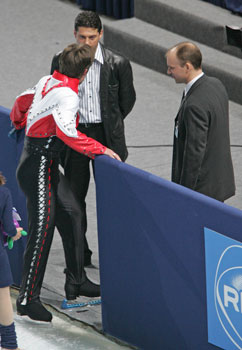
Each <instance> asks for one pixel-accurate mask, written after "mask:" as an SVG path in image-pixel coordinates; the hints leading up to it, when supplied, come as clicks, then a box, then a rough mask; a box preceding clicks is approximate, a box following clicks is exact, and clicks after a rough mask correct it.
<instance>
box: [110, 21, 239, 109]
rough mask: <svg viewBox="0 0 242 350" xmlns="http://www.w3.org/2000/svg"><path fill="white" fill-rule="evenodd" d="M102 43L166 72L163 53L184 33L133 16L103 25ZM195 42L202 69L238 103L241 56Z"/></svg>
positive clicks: (177, 41)
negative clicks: (218, 81)
mask: <svg viewBox="0 0 242 350" xmlns="http://www.w3.org/2000/svg"><path fill="white" fill-rule="evenodd" d="M104 33H105V34H104V43H105V45H106V46H107V47H110V48H111V49H113V50H115V51H117V52H120V53H122V54H123V55H125V56H127V57H128V58H129V59H130V60H132V61H134V62H136V63H138V64H141V65H143V66H145V67H148V68H151V69H154V70H156V71H158V72H160V73H164V74H166V72H167V66H166V59H165V53H166V51H167V50H168V49H169V48H170V47H171V46H173V45H175V44H177V43H179V42H182V41H187V40H188V39H187V38H186V37H184V36H181V35H178V34H174V33H171V32H169V31H167V30H165V29H161V28H159V27H157V26H154V25H152V24H149V23H146V22H144V21H141V20H139V19H137V18H132V19H126V20H122V21H116V22H112V23H110V24H106V25H105V26H104ZM193 42H195V43H196V44H197V45H198V46H199V47H200V49H201V51H202V54H203V69H204V72H205V73H206V74H208V75H210V76H214V77H217V78H219V79H220V80H221V81H222V82H223V84H224V85H225V87H226V89H227V91H228V95H229V98H230V100H232V101H234V102H237V103H240V104H242V76H241V74H240V72H241V68H242V62H241V59H239V58H237V57H234V56H231V55H229V54H226V53H223V52H221V51H218V50H216V49H213V48H211V47H208V46H205V45H203V44H201V43H199V42H196V41H193Z"/></svg>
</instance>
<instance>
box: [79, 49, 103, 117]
mask: <svg viewBox="0 0 242 350" xmlns="http://www.w3.org/2000/svg"><path fill="white" fill-rule="evenodd" d="M103 62H104V61H103V54H102V50H101V46H100V44H98V46H97V49H96V53H95V58H94V61H93V64H92V65H91V67H90V68H89V70H88V73H87V76H86V77H85V79H84V81H83V82H82V83H81V84H80V85H79V89H78V90H79V91H78V95H79V114H80V120H79V123H81V124H83V123H101V122H102V118H101V109H100V95H99V90H100V71H101V65H102V64H103Z"/></svg>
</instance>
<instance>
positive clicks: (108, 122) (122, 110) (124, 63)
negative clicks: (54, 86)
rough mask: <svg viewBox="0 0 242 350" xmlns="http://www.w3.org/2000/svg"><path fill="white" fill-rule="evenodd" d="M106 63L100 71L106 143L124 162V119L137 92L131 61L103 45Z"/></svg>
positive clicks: (56, 58) (54, 66) (55, 63)
mask: <svg viewBox="0 0 242 350" xmlns="http://www.w3.org/2000/svg"><path fill="white" fill-rule="evenodd" d="M101 48H102V53H103V59H104V63H103V65H102V67H101V73H100V108H101V116H102V121H103V125H104V131H105V136H106V141H107V144H106V146H107V147H109V148H111V149H112V150H113V151H115V152H116V153H118V155H119V156H120V158H121V159H122V160H123V161H124V160H125V159H126V158H127V156H128V150H127V147H126V143H125V135H124V122H123V120H124V118H125V117H126V116H127V115H128V113H129V112H130V111H131V110H132V108H133V106H134V103H135V100H136V94H135V90H134V85H133V73H132V68H131V65H130V62H129V61H128V59H126V58H125V57H122V56H120V55H118V54H116V53H114V52H113V51H111V50H108V49H106V48H104V46H103V45H101ZM59 56H60V53H59V54H57V55H55V56H54V58H53V60H52V65H51V74H52V73H53V72H54V70H56V69H57V70H58V68H59Z"/></svg>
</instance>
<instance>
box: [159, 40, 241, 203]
mask: <svg viewBox="0 0 242 350" xmlns="http://www.w3.org/2000/svg"><path fill="white" fill-rule="evenodd" d="M166 58H167V66H168V71H167V73H168V74H169V75H171V76H172V77H173V78H174V79H175V81H176V83H184V84H186V86H185V90H184V93H183V98H182V102H181V105H180V108H179V111H178V113H177V116H176V119H175V130H174V144H173V162H172V181H174V182H176V183H178V184H180V185H183V186H185V187H188V188H191V189H193V190H194V191H197V192H200V193H203V194H205V195H207V196H210V197H212V198H215V199H217V200H219V201H224V200H226V199H228V198H230V197H231V196H233V195H234V194H235V183H234V172H233V165H232V158H231V152H230V137H229V111H228V110H229V108H228V95H227V92H226V90H225V88H224V86H223V84H222V83H221V82H220V81H219V80H218V79H216V78H212V77H208V76H206V75H205V74H204V73H203V71H202V67H201V63H202V55H201V52H200V50H199V48H198V47H197V46H196V45H194V44H192V43H189V42H183V43H180V44H178V45H176V46H174V47H172V48H171V49H170V50H168V52H167V54H166Z"/></svg>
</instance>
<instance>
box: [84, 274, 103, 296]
mask: <svg viewBox="0 0 242 350" xmlns="http://www.w3.org/2000/svg"><path fill="white" fill-rule="evenodd" d="M79 295H83V296H85V297H90V298H95V297H100V295H101V291H100V285H99V284H96V283H93V282H92V281H90V280H89V279H88V278H87V279H86V280H85V281H84V282H83V283H82V284H81V285H80V288H79Z"/></svg>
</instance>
